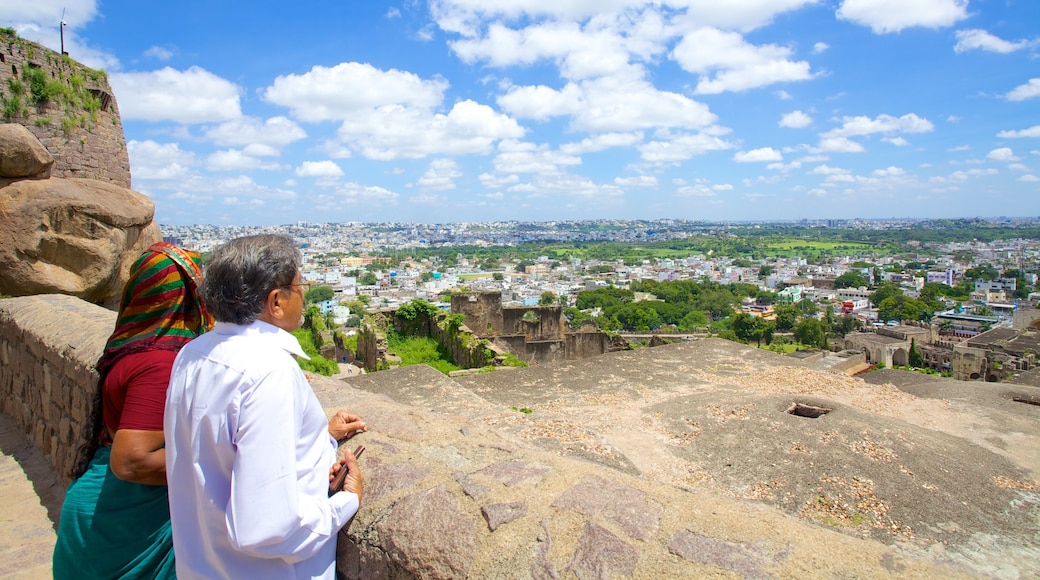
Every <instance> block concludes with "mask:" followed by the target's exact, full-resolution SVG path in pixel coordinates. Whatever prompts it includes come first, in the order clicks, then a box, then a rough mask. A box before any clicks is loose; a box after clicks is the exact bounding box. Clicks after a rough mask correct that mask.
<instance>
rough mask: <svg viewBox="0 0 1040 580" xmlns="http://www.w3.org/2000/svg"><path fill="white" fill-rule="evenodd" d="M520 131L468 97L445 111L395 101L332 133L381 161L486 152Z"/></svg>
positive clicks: (348, 144) (350, 121) (360, 115)
mask: <svg viewBox="0 0 1040 580" xmlns="http://www.w3.org/2000/svg"><path fill="white" fill-rule="evenodd" d="M524 133H525V131H524V129H523V128H522V127H520V125H518V124H517V122H516V121H515V120H514V119H512V118H511V117H508V116H506V115H503V114H500V113H496V112H495V111H494V110H493V109H492V108H491V107H488V106H487V105H481V104H478V103H475V102H473V101H469V100H466V101H460V102H458V103H455V106H454V107H452V109H451V111H449V112H448V114H446V115H445V114H440V113H437V114H434V113H432V112H431V111H428V110H424V109H417V108H407V107H403V106H400V105H394V106H387V107H380V108H377V109H375V110H372V111H367V112H365V113H358V114H356V115H354V116H353V117H352V118H351V119H349V120H347V121H344V122H343V125H342V126H340V128H339V130H338V131H337V135H338V136H339V138H340V139H341V140H342V141H343V142H344V143H345V144H346V145H347V146H348V147H350V148H351V149H352V150H354V151H357V152H359V153H360V154H361V155H363V156H365V157H367V158H369V159H380V160H384V161H385V160H393V159H401V158H406V159H408V158H411V159H415V158H421V157H425V156H427V155H436V154H443V155H466V154H487V153H490V152H491V151H492V150H493V148H494V143H495V141H497V140H500V139H518V138H520V137H523V136H524Z"/></svg>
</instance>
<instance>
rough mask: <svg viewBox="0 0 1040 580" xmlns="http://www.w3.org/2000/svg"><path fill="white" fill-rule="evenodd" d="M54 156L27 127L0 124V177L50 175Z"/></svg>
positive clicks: (44, 176)
mask: <svg viewBox="0 0 1040 580" xmlns="http://www.w3.org/2000/svg"><path fill="white" fill-rule="evenodd" d="M53 164H54V157H53V156H51V154H50V152H49V151H47V148H46V147H44V146H43V143H40V140H39V139H37V138H36V136H35V135H33V134H32V133H31V132H30V131H29V130H28V129H26V128H25V127H23V126H22V125H19V124H17V123H4V124H0V177H12V178H13V177H43V178H46V177H50V175H51V165H53Z"/></svg>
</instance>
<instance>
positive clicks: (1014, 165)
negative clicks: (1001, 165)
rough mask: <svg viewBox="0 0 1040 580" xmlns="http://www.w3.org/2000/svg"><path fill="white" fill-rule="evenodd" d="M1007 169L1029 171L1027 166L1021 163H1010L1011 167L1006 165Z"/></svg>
mask: <svg viewBox="0 0 1040 580" xmlns="http://www.w3.org/2000/svg"><path fill="white" fill-rule="evenodd" d="M1008 169H1010V170H1012V171H1029V170H1030V169H1029V166H1028V165H1024V164H1022V163H1012V164H1011V165H1008Z"/></svg>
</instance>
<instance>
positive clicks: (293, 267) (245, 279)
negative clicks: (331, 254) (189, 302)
mask: <svg viewBox="0 0 1040 580" xmlns="http://www.w3.org/2000/svg"><path fill="white" fill-rule="evenodd" d="M301 262H302V258H301V257H300V250H299V248H298V247H297V244H296V242H294V241H293V239H292V238H290V237H289V236H284V235H277V234H259V235H255V236H245V237H242V238H236V239H234V240H231V241H229V242H227V243H224V244H222V245H221V246H220V247H218V248H217V249H216V250H214V251H213V253H212V254H210V257H209V260H208V261H207V262H206V267H205V274H204V276H203V281H202V286H201V288H200V289H199V294H200V296H201V298H202V303H203V304H205V305H206V309H207V310H209V312H210V314H212V315H213V318H215V319H216V320H218V321H219V322H231V323H234V324H249V323H251V322H253V321H254V320H256V319H257V318H259V317H260V315H261V314H263V312H264V307H265V304H266V302H267V296H268V295H269V294H270V293H271V290H274V289H276V288H286V287H288V286H290V285H291V284H292V282H293V279H294V278H295V277H296V273H297V272H299V271H300V264H301Z"/></svg>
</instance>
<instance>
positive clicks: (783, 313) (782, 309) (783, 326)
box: [774, 304, 799, 332]
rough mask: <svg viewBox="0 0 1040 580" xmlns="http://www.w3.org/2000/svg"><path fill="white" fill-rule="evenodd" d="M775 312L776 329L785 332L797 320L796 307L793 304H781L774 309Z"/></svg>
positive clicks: (792, 326)
mask: <svg viewBox="0 0 1040 580" xmlns="http://www.w3.org/2000/svg"><path fill="white" fill-rule="evenodd" d="M774 312H775V313H776V329H777V330H779V331H780V332H787V331H789V330H791V329H792V328H794V325H795V323H796V322H798V312H799V310H798V307H797V306H795V305H793V304H781V305H779V306H777V307H776V308H775V309H774Z"/></svg>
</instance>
